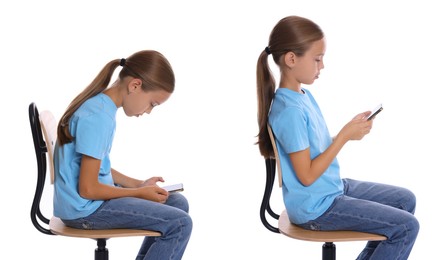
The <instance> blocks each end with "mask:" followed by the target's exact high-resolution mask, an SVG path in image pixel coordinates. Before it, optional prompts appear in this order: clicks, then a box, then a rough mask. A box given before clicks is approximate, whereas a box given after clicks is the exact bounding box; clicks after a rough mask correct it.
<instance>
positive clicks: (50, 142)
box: [39, 110, 57, 184]
mask: <svg viewBox="0 0 442 260" xmlns="http://www.w3.org/2000/svg"><path fill="white" fill-rule="evenodd" d="M39 116H40V124H41V128H42V132H43V136H44V139H45V142H46V147H47V149H48V160H49V169H50V174H51V184H54V149H55V142H57V121H56V120H55V117H54V115H53V114H52V113H51V111H48V110H45V111H42V112H40V115H39Z"/></svg>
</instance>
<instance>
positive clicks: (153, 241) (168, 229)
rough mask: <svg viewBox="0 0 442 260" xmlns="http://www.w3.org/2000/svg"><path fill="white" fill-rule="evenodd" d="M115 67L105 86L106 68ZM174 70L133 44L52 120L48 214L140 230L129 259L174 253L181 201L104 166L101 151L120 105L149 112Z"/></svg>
mask: <svg viewBox="0 0 442 260" xmlns="http://www.w3.org/2000/svg"><path fill="white" fill-rule="evenodd" d="M118 66H122V69H121V71H120V73H119V75H118V78H117V79H116V81H115V82H114V83H113V84H112V85H111V86H110V87H108V84H109V82H110V80H111V77H112V74H113V72H114V70H115V69H116V68H117V67H118ZM174 84H175V76H174V73H173V71H172V68H171V66H170V64H169V62H168V61H167V59H166V58H165V57H164V56H163V55H162V54H160V53H159V52H156V51H150V50H146V51H140V52H137V53H135V54H133V55H132V56H130V57H129V58H127V59H121V60H120V59H116V60H113V61H111V62H109V63H108V64H106V65H105V66H104V68H103V69H102V70H101V72H100V73H99V74H98V75H97V77H96V78H95V79H94V80H93V81H92V83H91V84H90V85H89V86H88V87H87V88H86V89H85V90H83V92H81V93H80V94H79V95H78V96H77V97H76V98H75V99H74V100H73V101H72V103H71V104H70V105H69V106H68V108H67V110H66V112H65V113H64V114H63V116H62V117H61V119H60V122H59V124H58V129H57V134H58V142H57V144H56V147H55V154H54V163H55V190H54V215H55V216H57V217H59V218H61V219H62V220H63V222H64V223H65V224H66V225H68V226H71V227H74V228H83V229H111V228H128V229H146V230H155V231H160V232H161V233H162V236H161V237H146V238H145V239H144V241H143V244H142V245H141V248H140V250H139V252H138V255H137V258H136V259H181V257H182V255H183V253H184V250H185V248H186V246H187V243H188V241H189V238H190V234H191V231H192V220H191V218H190V216H189V215H188V210H189V205H188V202H187V200H186V198H185V197H184V196H183V195H181V194H180V193H170V194H169V193H168V192H167V191H166V190H164V189H162V188H160V187H159V186H158V185H157V184H156V183H157V182H163V181H164V180H163V178H162V177H152V178H149V179H147V180H137V179H134V178H131V177H128V176H126V175H124V174H122V173H121V172H119V171H117V170H115V169H113V168H111V163H110V160H109V153H110V151H111V147H112V140H113V137H114V132H115V126H116V121H115V118H116V113H117V110H118V108H120V107H122V108H123V110H124V112H125V114H126V115H127V116H137V117H138V116H141V115H143V114H144V113H147V114H149V113H150V112H151V111H152V109H153V108H154V107H155V106H158V105H160V104H162V103H164V102H165V101H166V100H167V99H168V98H169V96H170V95H171V94H172V92H173V90H174Z"/></svg>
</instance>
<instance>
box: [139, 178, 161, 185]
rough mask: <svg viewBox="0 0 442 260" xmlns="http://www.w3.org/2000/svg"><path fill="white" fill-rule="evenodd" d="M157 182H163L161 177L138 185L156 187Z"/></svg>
mask: <svg viewBox="0 0 442 260" xmlns="http://www.w3.org/2000/svg"><path fill="white" fill-rule="evenodd" d="M157 182H164V179H163V177H151V178H149V179H147V180H145V181H144V182H142V183H141V184H140V187H144V186H152V185H153V186H157V187H158V185H157Z"/></svg>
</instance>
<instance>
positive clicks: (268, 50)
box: [264, 47, 272, 55]
mask: <svg viewBox="0 0 442 260" xmlns="http://www.w3.org/2000/svg"><path fill="white" fill-rule="evenodd" d="M264 50H265V51H266V53H267V54H268V55H270V54H272V52H271V51H270V48H269V47H266V48H265V49H264Z"/></svg>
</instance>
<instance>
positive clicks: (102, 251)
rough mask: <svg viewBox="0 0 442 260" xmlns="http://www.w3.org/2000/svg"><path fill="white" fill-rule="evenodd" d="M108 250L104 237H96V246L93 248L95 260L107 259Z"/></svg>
mask: <svg viewBox="0 0 442 260" xmlns="http://www.w3.org/2000/svg"><path fill="white" fill-rule="evenodd" d="M108 259H109V251H108V250H107V248H106V239H104V238H100V239H97V248H96V249H95V260H108Z"/></svg>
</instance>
